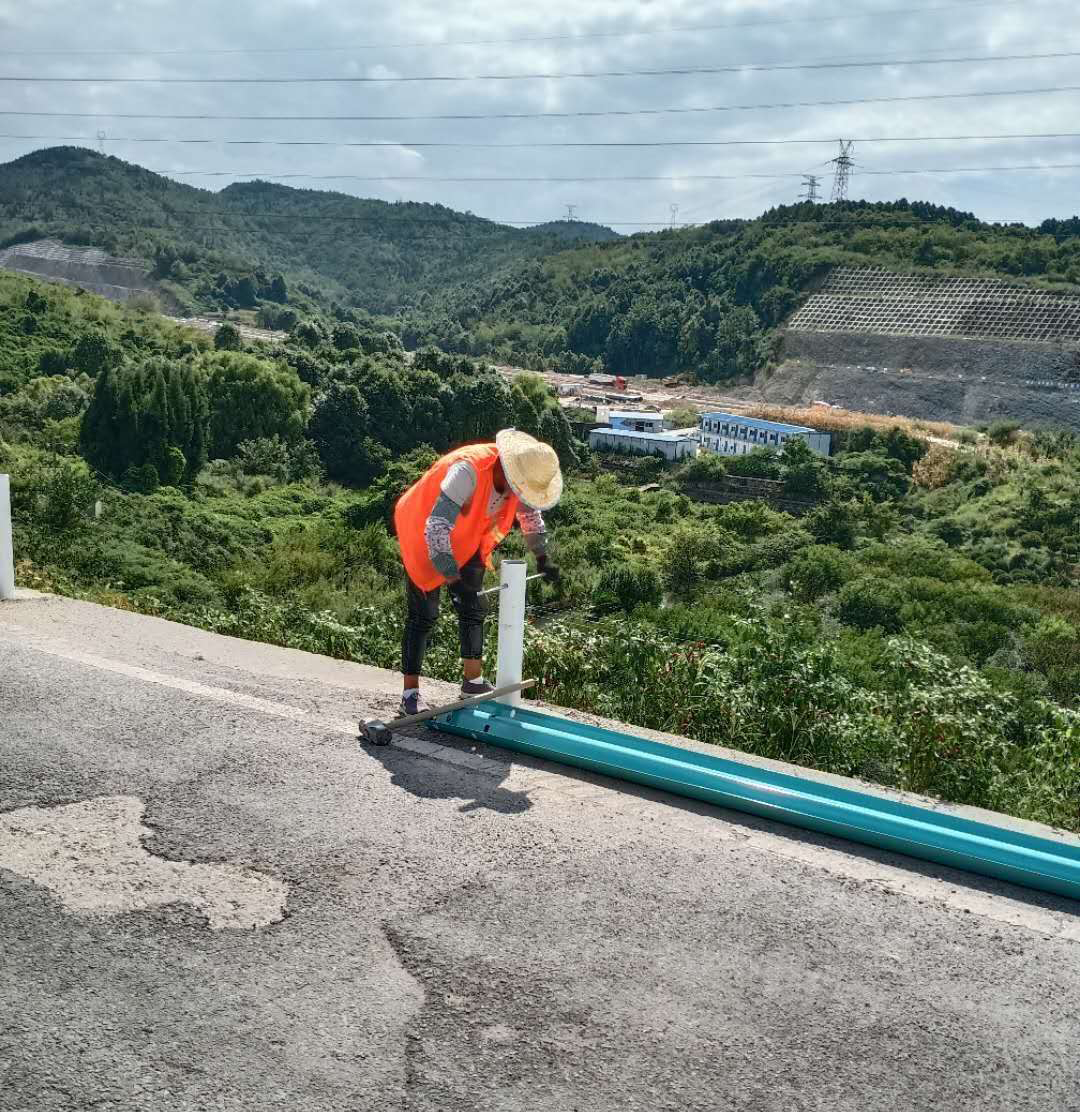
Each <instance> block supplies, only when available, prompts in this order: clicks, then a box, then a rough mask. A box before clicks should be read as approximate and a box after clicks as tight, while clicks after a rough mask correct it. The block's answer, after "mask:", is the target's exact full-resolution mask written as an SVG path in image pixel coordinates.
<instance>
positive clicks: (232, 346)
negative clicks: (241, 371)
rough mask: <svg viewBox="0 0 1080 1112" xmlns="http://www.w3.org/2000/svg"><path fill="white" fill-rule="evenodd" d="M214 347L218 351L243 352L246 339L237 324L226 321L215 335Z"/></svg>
mask: <svg viewBox="0 0 1080 1112" xmlns="http://www.w3.org/2000/svg"><path fill="white" fill-rule="evenodd" d="M214 347H216V348H217V350H218V351H243V350H244V337H243V336H241V335H240V329H239V328H237V327H236V325H235V324H230V323H229V321H225V322H224V324H222V325H220V326H219V327H218V330H217V331H216V332H215V333H214Z"/></svg>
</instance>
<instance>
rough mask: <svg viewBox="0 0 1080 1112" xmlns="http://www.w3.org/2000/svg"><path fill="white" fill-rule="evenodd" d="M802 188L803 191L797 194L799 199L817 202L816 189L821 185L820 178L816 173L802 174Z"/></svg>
mask: <svg viewBox="0 0 1080 1112" xmlns="http://www.w3.org/2000/svg"><path fill="white" fill-rule="evenodd" d="M802 183H803V188H804V189H805V192H804V193H800V194H799V200H801V201H808V202H809V203H810V204H812V205H816V204H817V200H818V189H819V187H820V186H821V178H819V177H818V176H817V174H803V179H802Z"/></svg>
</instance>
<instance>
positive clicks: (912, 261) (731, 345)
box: [403, 201, 1080, 382]
mask: <svg viewBox="0 0 1080 1112" xmlns="http://www.w3.org/2000/svg"><path fill="white" fill-rule="evenodd" d="M838 265H861V266H884V267H890V268H893V269H896V270H900V271H915V270H937V271H943V272H948V273H963V274H969V275H980V276H985V277H1006V278H1017V279H1027V280H1036V281H1039V282H1040V283H1042V284H1046V285H1051V286H1060V287H1063V288H1068V287H1076V286H1080V222H1078V221H1076V220H1073V221H1047V222H1046V223H1045V224H1044V225H1043V226H1042V227H1041V228H1040V229H1038V230H1036V229H1032V228H1028V227H1025V226H1022V225H1007V226H1006V225H996V224H985V223H983V222H981V221H979V220H977V219H976V218H975V217H974V216H972V215H971V214H970V213H963V212H958V211H956V210H955V209H947V208H941V207H939V206H936V205H929V204H921V203H909V202H907V201H899V202H896V203H890V204H869V203H865V202H851V203H848V204H845V205H843V206H837V205H808V204H802V205H794V206H785V207H781V208H777V209H773V210H772V211H770V212H768V213H766V214H765V215H764V216H762V217H761V218H760V219H758V220H751V221H735V220H732V221H714V222H713V223H711V224H707V225H704V226H702V227H698V228H688V229H684V230H681V231H669V232H663V233H659V234H648V235H635V236H631V237H628V238H626V239H622V240H618V241H615V242H611V243H598V244H592V245H587V246H581V247H578V248H577V249H576V250H573V251H564V252H561V253H559V254H554V255H551V256H549V257H547V258H544V259H541V260H532V261H528V262H522V263H520V264H519V265H517V266H516V267H514V268H513V269H511V270H509V271H496V272H494V273H493V276H492V277H491V278H490V279H489V280H488V281H486V282H485V283H483V284H480V285H477V284H475V283H474V284H471V285H469V286H467V287H463V288H461V289H457V290H454V289H451V290H444V291H441V292H439V293H438V294H436V295H434V296H432V297H431V298H430V299H429V300H427V301H426V302H425V303H424V305H423V306H421V307H418V310H417V311H412V312H409V313H407V314H406V316H405V323H404V330H403V336H404V338H405V341H406V344H407V345H412V344H413V343H424V342H431V343H437V344H439V345H440V346H441V347H443V348H446V349H447V350H450V351H461V352H466V353H471V354H474V355H480V354H493V355H496V356H497V357H498V358H499V359H500V360H501V361H503V362H505V363H510V364H513V365H517V366H526V367H540V366H550V367H553V368H554V369H557V370H562V371H567V372H585V371H591V370H599V369H605V370H608V371H611V372H615V373H619V374H646V375H653V376H661V375H667V374H671V373H672V372H684V371H685V372H690V373H692V374H694V375H697V376H698V377H700V378H701V379H702V380H703V381H705V382H718V381H723V380H726V379H731V378H734V377H736V376H741V375H747V374H749V373H751V372H753V371H756V370H758V369H760V368H761V367H763V366H764V365H765V364H766V363H767V362H768V360H769V358H770V356H771V354H772V350H773V330H774V329H775V328H776V326H777V325H778V324H779V323H780V322H781V321H782V320H783V319H784V318H785V317H786V316H787V315H788V314H789V313H790V312H791V311H792V309H794V308H795V307H796V305H797V304H798V302H799V299H800V297H801V295H802V294H803V292H804V290H805V288H806V286H807V284H808V283H811V282H813V281H814V280H815V279H817V278H819V277H821V276H822V275H823V274H825V273H826V272H827V271H828V270H829V269H831V268H832V267H834V266H838ZM1073 292H1075V289H1073Z"/></svg>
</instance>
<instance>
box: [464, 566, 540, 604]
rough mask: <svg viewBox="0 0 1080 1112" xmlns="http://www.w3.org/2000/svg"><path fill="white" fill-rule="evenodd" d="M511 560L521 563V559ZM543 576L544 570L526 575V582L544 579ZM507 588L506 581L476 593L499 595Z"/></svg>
mask: <svg viewBox="0 0 1080 1112" xmlns="http://www.w3.org/2000/svg"><path fill="white" fill-rule="evenodd" d="M511 562H512V563H520V562H521V561H518V560H513V561H511ZM500 566H501V565H500ZM543 578H544V573H543V572H542V571H538V572H537V573H536V574H535V575H527V576H525V582H526V583H531V582H532V581H533V580H534V579H543ZM505 590H506V584H505V583H500V584H499V585H498V587H487V588H486V589H485V590H483V591H477V592H476V593H477V594H478V595H481V596H483V595H497V594H498V593H499V592H500V591H505Z"/></svg>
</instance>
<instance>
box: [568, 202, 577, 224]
mask: <svg viewBox="0 0 1080 1112" xmlns="http://www.w3.org/2000/svg"><path fill="white" fill-rule="evenodd" d="M576 212H577V205H567V206H566V219H567V221H568V222H571V223H572V222H573V221H574V220H576V219H577V217H576V216H575V215H574V214H575V213H576Z"/></svg>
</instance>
